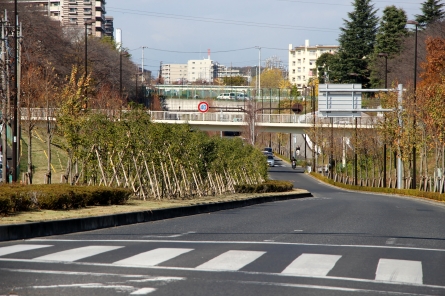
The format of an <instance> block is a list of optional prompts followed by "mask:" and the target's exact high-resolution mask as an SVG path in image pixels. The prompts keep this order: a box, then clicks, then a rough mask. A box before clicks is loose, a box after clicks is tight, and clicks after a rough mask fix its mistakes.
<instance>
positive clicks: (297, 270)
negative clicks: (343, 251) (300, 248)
mask: <svg viewBox="0 0 445 296" xmlns="http://www.w3.org/2000/svg"><path fill="white" fill-rule="evenodd" d="M340 258H341V256H340V255H324V254H301V256H299V257H298V258H297V259H295V260H294V261H293V262H292V263H291V264H289V266H287V267H286V268H285V269H284V270H283V271H282V272H281V273H284V274H292V275H296V276H326V275H327V274H328V273H329V271H331V269H332V268H334V265H335V264H336V263H337V261H338V259H340Z"/></svg>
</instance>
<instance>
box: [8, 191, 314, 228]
mask: <svg viewBox="0 0 445 296" xmlns="http://www.w3.org/2000/svg"><path fill="white" fill-rule="evenodd" d="M294 193H307V191H306V190H301V189H294V191H291V192H280V193H251V194H230V195H221V196H213V197H212V196H211V197H203V198H196V199H193V200H164V201H152V200H149V201H143V200H130V201H129V202H128V203H127V204H125V205H119V206H101V207H88V208H84V209H78V210H71V211H51V210H42V211H32V212H19V213H16V214H14V215H9V216H2V217H0V225H2V224H3V225H5V224H20V223H27V222H38V221H51V220H61V219H71V218H82V217H93V216H102V215H111V214H117V213H129V212H140V211H150V210H156V209H165V208H173V207H182V206H190V205H198V204H209V203H217V202H223V201H235V200H243V199H249V198H254V197H260V196H270V195H274V196H278V195H287V194H294Z"/></svg>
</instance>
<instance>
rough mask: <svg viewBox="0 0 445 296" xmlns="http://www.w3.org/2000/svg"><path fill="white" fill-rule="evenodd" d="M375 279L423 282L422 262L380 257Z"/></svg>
mask: <svg viewBox="0 0 445 296" xmlns="http://www.w3.org/2000/svg"><path fill="white" fill-rule="evenodd" d="M375 279H376V280H377V281H386V282H397V283H413V284H417V285H421V284H423V272H422V262H420V261H410V260H395V259H380V260H379V264H378V265H377V271H376V272H375Z"/></svg>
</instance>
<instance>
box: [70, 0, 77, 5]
mask: <svg viewBox="0 0 445 296" xmlns="http://www.w3.org/2000/svg"><path fill="white" fill-rule="evenodd" d="M69 3H70V4H77V0H70V2H69Z"/></svg>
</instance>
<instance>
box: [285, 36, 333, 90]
mask: <svg viewBox="0 0 445 296" xmlns="http://www.w3.org/2000/svg"><path fill="white" fill-rule="evenodd" d="M338 48H339V46H338V45H314V46H310V45H309V40H305V43H304V46H296V47H293V46H292V44H289V67H288V69H289V81H290V83H292V84H294V85H296V86H297V87H298V89H300V90H301V89H302V88H303V87H304V86H307V85H308V82H309V79H310V78H314V77H316V73H317V71H316V65H315V62H316V61H317V59H318V58H319V57H320V56H321V55H322V54H324V53H332V54H334V53H335V52H337V51H338Z"/></svg>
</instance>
